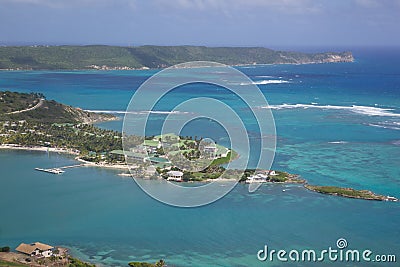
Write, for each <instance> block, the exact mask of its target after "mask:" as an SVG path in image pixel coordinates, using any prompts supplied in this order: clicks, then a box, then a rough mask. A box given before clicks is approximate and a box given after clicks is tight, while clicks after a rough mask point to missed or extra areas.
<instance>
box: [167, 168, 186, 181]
mask: <svg viewBox="0 0 400 267" xmlns="http://www.w3.org/2000/svg"><path fill="white" fill-rule="evenodd" d="M167 175H168V178H167V180H168V181H175V182H182V177H183V172H181V171H169V172H167Z"/></svg>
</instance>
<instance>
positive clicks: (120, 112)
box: [85, 109, 189, 114]
mask: <svg viewBox="0 0 400 267" xmlns="http://www.w3.org/2000/svg"><path fill="white" fill-rule="evenodd" d="M85 111H87V112H92V113H106V114H149V113H151V114H188V113H189V112H186V111H177V110H174V111H160V110H147V111H123V110H89V109H87V110H85Z"/></svg>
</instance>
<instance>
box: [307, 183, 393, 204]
mask: <svg viewBox="0 0 400 267" xmlns="http://www.w3.org/2000/svg"><path fill="white" fill-rule="evenodd" d="M305 187H306V188H307V189H309V190H311V191H315V192H318V193H321V194H328V195H336V196H342V197H349V198H360V199H368V200H380V201H382V200H388V197H385V196H382V195H377V194H375V193H373V192H371V191H368V190H356V189H353V188H343V187H337V186H316V185H305ZM394 201H395V200H394Z"/></svg>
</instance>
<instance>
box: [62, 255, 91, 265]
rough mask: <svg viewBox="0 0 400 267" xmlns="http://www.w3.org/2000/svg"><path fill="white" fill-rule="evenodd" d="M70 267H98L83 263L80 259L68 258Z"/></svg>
mask: <svg viewBox="0 0 400 267" xmlns="http://www.w3.org/2000/svg"><path fill="white" fill-rule="evenodd" d="M68 260H69V264H68V267H96V265H94V264H91V263H87V262H84V261H81V260H80V259H77V258H73V257H71V256H70V257H68Z"/></svg>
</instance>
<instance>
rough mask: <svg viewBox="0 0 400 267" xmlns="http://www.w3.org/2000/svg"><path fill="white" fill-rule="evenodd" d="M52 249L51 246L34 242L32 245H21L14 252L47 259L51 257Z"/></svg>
mask: <svg viewBox="0 0 400 267" xmlns="http://www.w3.org/2000/svg"><path fill="white" fill-rule="evenodd" d="M53 249H54V247H52V246H49V245H46V244H43V243H40V242H35V243H32V244H25V243H21V244H20V245H19V246H18V247H17V248H16V249H15V250H16V251H18V252H21V253H24V254H26V255H29V256H31V257H39V258H41V257H45V258H47V257H50V256H52V255H53Z"/></svg>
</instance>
